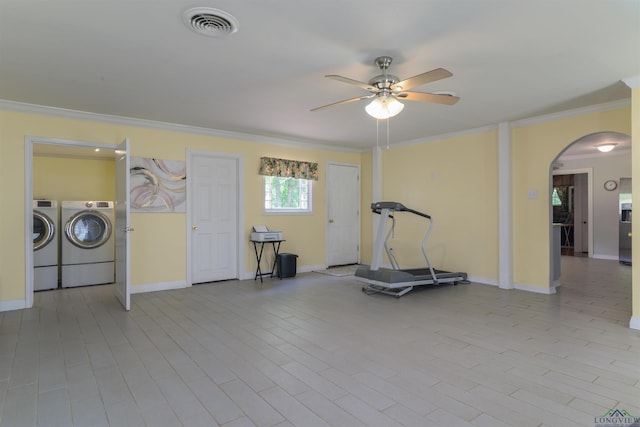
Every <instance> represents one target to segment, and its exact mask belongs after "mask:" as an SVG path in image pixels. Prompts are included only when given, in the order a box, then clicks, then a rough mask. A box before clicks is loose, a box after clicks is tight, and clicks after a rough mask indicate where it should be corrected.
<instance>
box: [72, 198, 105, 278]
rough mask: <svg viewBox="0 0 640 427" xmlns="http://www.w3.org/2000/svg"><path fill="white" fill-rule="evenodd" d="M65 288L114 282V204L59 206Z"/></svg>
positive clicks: (86, 202) (93, 202) (75, 203)
mask: <svg viewBox="0 0 640 427" xmlns="http://www.w3.org/2000/svg"><path fill="white" fill-rule="evenodd" d="M60 210H61V212H60V226H61V232H62V234H63V236H62V237H61V240H62V244H61V250H62V254H61V280H60V285H61V286H62V287H63V288H71V287H76V286H87V285H102V284H105V283H113V281H114V275H115V270H114V264H115V263H114V260H115V253H114V251H115V237H114V233H113V226H114V224H115V216H114V215H115V212H114V203H113V202H110V201H63V202H62V203H61V206H60Z"/></svg>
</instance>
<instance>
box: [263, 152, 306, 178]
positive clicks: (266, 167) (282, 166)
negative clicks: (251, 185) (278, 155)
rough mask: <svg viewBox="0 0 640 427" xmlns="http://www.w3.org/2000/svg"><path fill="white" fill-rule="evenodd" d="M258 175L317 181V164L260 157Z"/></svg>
mask: <svg viewBox="0 0 640 427" xmlns="http://www.w3.org/2000/svg"><path fill="white" fill-rule="evenodd" d="M259 173H260V175H266V176H277V177H280V178H297V179H308V180H313V181H317V180H318V164H317V163H311V162H299V161H297V160H285V159H275V158H273V157H260V172H259Z"/></svg>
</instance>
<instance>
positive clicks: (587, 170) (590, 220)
mask: <svg viewBox="0 0 640 427" xmlns="http://www.w3.org/2000/svg"><path fill="white" fill-rule="evenodd" d="M557 160H558V157H556V158H555V159H554V160H553V161H552V162H551V165H550V169H551V170H552V171H551V177H549V233H550V234H549V238H550V239H551V240H550V245H549V247H550V251H551V256H553V248H552V247H551V245H552V244H553V206H552V204H551V195H552V194H553V177H554V176H555V175H577V174H581V173H586V174H587V199H588V200H587V221H588V222H587V225H588V227H587V232H588V234H589V236H588V238H587V245H588V247H589V258H593V168H580V169H558V170H555V171H554V170H553V163H554V162H555V161H557ZM550 265H553V262H552V263H551V264H550Z"/></svg>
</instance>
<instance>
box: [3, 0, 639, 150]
mask: <svg viewBox="0 0 640 427" xmlns="http://www.w3.org/2000/svg"><path fill="white" fill-rule="evenodd" d="M195 6H210V7H215V8H217V9H221V10H223V11H226V12H228V13H230V14H232V15H233V16H235V18H237V20H238V22H239V30H238V32H237V33H235V34H232V35H230V36H228V37H225V38H212V37H205V36H202V35H198V34H196V33H194V32H193V31H191V30H189V29H188V28H187V27H186V26H185V24H184V23H183V20H182V14H183V12H184V11H185V10H187V9H189V8H192V7H195ZM380 55H390V56H392V57H393V58H394V61H393V64H392V65H391V68H390V72H391V74H395V75H397V76H398V77H400V78H401V79H404V78H408V77H411V76H414V75H417V74H420V73H422V72H425V71H428V70H431V69H434V68H438V67H443V68H446V69H448V70H449V71H451V72H452V73H453V77H450V78H448V79H444V80H440V81H437V82H433V83H430V84H427V85H424V86H421V87H417V88H414V89H413V90H417V91H424V92H432V91H439V90H440V91H453V92H455V93H456V94H457V95H458V96H460V97H461V100H460V102H458V103H457V104H456V105H453V106H446V105H437V104H427V103H419V102H411V101H407V102H406V103H405V104H406V105H405V109H404V111H403V112H402V113H400V115H398V116H397V117H395V118H393V119H391V120H390V132H389V135H390V139H391V143H392V144H393V143H398V142H407V141H414V140H419V139H425V138H428V137H432V136H436V135H442V134H446V133H450V132H457V131H464V130H469V129H474V128H477V127H482V126H486V125H495V124H497V123H499V122H504V121H512V120H518V119H523V118H529V117H534V116H537V115H542V114H549V113H554V112H559V111H565V110H569V109H573V108H579V107H585V106H590V105H595V104H600V103H605V102H610V101H616V100H621V99H628V98H629V97H630V93H631V90H630V89H629V88H628V87H627V86H626V85H625V84H624V83H623V82H621V79H624V78H629V77H634V76H640V1H638V0H607V1H603V0H562V1H558V0H529V1H524V0H519V1H516V0H510V1H508V0H482V1H481V0H455V1H454V0H396V1H394V2H389V1H380V0H348V1H347V0H322V1H320V0H317V1H312V0H308V1H300V0H298V1H296V0H245V1H237V0H217V1H211V0H205V1H202V2H196V1H195V0H138V1H125V0H91V1H74V0H49V1H46V2H44V1H34V0H0V99H4V100H10V101H18V102H24V103H30V104H38V105H46V106H54V107H59V108H64V109H71V110H80V111H88V112H94V113H100V114H109V115H117V116H126V117H133V118H140V119H148V120H156V121H161V122H168V123H176V124H181V125H188V126H196V127H202V128H208V129H216V130H222V131H231V132H239V133H243V134H251V135H260V136H264V137H272V138H278V139H283V140H288V141H298V142H309V143H316V144H325V145H335V146H340V147H345V148H354V149H362V148H366V147H370V146H371V145H372V144H375V141H376V123H375V120H374V119H372V118H371V117H369V116H367V115H366V113H365V111H364V106H365V105H366V101H359V102H354V103H350V104H346V105H341V106H337V107H335V108H331V109H327V110H321V111H316V112H310V111H309V110H311V109H312V108H314V107H319V106H322V105H325V104H329V103H332V102H336V101H340V100H343V99H346V98H352V97H356V96H360V95H365V94H367V92H365V91H364V90H362V89H359V88H357V87H355V86H350V85H348V84H345V83H343V82H339V81H335V80H331V79H327V78H325V77H324V76H325V75H326V74H339V75H342V76H345V77H349V78H352V79H356V80H360V81H368V80H369V78H371V77H373V76H374V75H376V74H378V72H377V71H378V70H377V69H376V67H375V66H374V64H373V61H374V59H375V58H376V57H378V56H380ZM382 126H384V128H381V129H384V131H383V132H381V134H383V135H384V137H383V138H385V139H386V125H384V124H382V123H381V127H382ZM381 137H382V136H381Z"/></svg>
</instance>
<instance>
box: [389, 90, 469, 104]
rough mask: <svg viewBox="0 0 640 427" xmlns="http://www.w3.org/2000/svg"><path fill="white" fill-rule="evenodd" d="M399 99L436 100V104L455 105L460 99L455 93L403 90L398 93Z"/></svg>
mask: <svg viewBox="0 0 640 427" xmlns="http://www.w3.org/2000/svg"><path fill="white" fill-rule="evenodd" d="M396 97H397V98H398V99H406V100H407V101H422V102H435V103H436V104H445V105H453V104H455V103H456V102H458V101H459V100H460V98H459V97H457V96H454V95H445V94H439V93H424V92H402V93H399V94H398V95H396Z"/></svg>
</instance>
